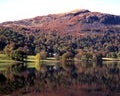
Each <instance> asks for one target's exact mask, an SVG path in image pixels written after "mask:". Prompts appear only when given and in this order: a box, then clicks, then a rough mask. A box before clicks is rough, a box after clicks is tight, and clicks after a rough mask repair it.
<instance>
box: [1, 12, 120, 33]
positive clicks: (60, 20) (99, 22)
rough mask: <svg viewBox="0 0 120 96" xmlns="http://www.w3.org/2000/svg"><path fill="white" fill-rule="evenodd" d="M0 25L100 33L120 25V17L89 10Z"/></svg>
mask: <svg viewBox="0 0 120 96" xmlns="http://www.w3.org/2000/svg"><path fill="white" fill-rule="evenodd" d="M0 25H3V26H10V27H11V26H12V27H13V26H16V27H17V26H21V27H25V28H36V29H40V30H45V31H62V32H65V31H67V32H68V31H70V32H82V31H84V30H88V31H89V30H91V29H93V30H94V29H95V30H97V31H99V30H101V28H102V29H103V28H104V29H105V28H107V27H111V26H115V25H120V16H115V15H111V14H103V13H98V12H90V11H89V10H74V11H71V12H68V13H61V14H50V15H47V16H38V17H35V18H31V19H24V20H19V21H13V22H4V23H2V24H0Z"/></svg>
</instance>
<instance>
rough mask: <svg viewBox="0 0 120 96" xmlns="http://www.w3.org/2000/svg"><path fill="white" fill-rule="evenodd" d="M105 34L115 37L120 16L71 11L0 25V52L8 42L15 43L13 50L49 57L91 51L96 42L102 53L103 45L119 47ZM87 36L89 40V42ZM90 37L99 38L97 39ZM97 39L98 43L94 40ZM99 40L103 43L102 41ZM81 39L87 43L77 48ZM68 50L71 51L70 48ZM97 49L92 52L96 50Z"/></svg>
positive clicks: (119, 23) (119, 29)
mask: <svg viewBox="0 0 120 96" xmlns="http://www.w3.org/2000/svg"><path fill="white" fill-rule="evenodd" d="M108 33H110V35H111V34H114V35H115V36H119V33H120V16H116V15H111V14H104V13H99V12H90V11H89V10H73V11H71V12H66V13H61V14H49V15H47V16H37V17H35V18H30V19H24V20H19V21H10V22H3V23H1V24H0V43H1V46H0V47H1V48H0V50H3V49H4V48H5V46H6V45H9V44H11V42H12V43H15V44H13V45H15V48H13V49H16V48H19V47H20V48H21V47H22V48H23V49H24V50H25V49H29V51H30V52H29V53H31V54H33V53H35V50H38V49H39V50H42V49H44V50H46V51H50V52H52V53H53V52H56V51H57V52H58V51H60V52H61V51H62V52H61V54H62V53H64V52H65V50H64V48H65V47H66V50H68V49H70V50H72V51H73V49H77V48H83V49H84V47H90V46H92V47H93V45H92V44H99V43H100V42H102V45H100V46H101V48H103V49H104V50H105V48H104V46H103V45H104V43H105V44H106V42H107V43H110V44H112V43H113V42H115V41H116V42H117V44H119V43H120V42H119V38H118V39H116V40H115V41H113V40H114V39H115V38H117V37H114V39H113V38H112V36H111V37H110V38H109V39H110V41H107V39H106V37H104V36H106V34H108ZM87 36H90V38H88V37H87ZM94 36H99V38H98V37H94ZM107 36H108V35H107ZM79 37H80V38H79ZM76 38H77V40H76ZM86 38H87V39H86ZM97 38H98V39H99V40H101V41H99V40H97ZM103 38H105V39H104V40H103ZM82 39H83V40H82ZM84 39H85V40H86V41H87V42H84V44H81V42H83V41H84ZM88 39H92V40H91V41H90V40H88ZM111 39H113V40H111ZM95 40H97V41H95ZM117 40H118V41H117ZM78 41H79V42H78ZM80 41H81V42H80ZM98 41H99V42H98ZM50 44H51V45H50ZM71 46H72V47H73V49H72V48H70V47H71ZM96 46H97V45H96ZM38 47H39V48H38ZM58 47H60V48H58ZM62 47H64V48H62ZM117 47H118V46H117ZM37 48H38V49H37ZM67 48H68V49H67ZM98 49H99V48H96V50H98ZM99 50H102V49H99Z"/></svg>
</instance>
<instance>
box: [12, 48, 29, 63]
mask: <svg viewBox="0 0 120 96" xmlns="http://www.w3.org/2000/svg"><path fill="white" fill-rule="evenodd" d="M10 56H11V58H12V59H14V60H17V61H24V60H25V59H26V58H27V55H26V54H25V53H24V52H23V51H21V50H14V51H12V52H11V55H10Z"/></svg>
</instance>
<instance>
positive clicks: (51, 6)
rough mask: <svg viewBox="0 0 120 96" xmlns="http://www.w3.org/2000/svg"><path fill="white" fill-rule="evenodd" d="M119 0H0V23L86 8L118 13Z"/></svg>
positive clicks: (119, 12)
mask: <svg viewBox="0 0 120 96" xmlns="http://www.w3.org/2000/svg"><path fill="white" fill-rule="evenodd" d="M119 6H120V0H0V23H1V22H6V21H15V20H21V19H26V18H32V17H36V16H42V15H48V14H57V13H62V12H69V11H72V10H76V9H87V10H90V11H92V12H94V11H95V12H103V13H109V14H115V15H120V10H119Z"/></svg>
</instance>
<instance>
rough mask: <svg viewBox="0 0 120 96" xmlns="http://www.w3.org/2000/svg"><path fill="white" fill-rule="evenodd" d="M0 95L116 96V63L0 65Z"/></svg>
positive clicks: (119, 78) (119, 74)
mask: <svg viewBox="0 0 120 96" xmlns="http://www.w3.org/2000/svg"><path fill="white" fill-rule="evenodd" d="M1 65H2V66H1ZM3 65H4V66H3ZM1 95H2V96H4V95H5V96H6V95H9V96H56V95H57V96H120V62H111V61H109V62H108V61H105V62H103V63H102V64H96V63H95V62H62V63H61V62H52V63H51V62H45V61H42V62H39V63H38V62H32V63H17V64H7V63H5V64H0V96H1Z"/></svg>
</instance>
